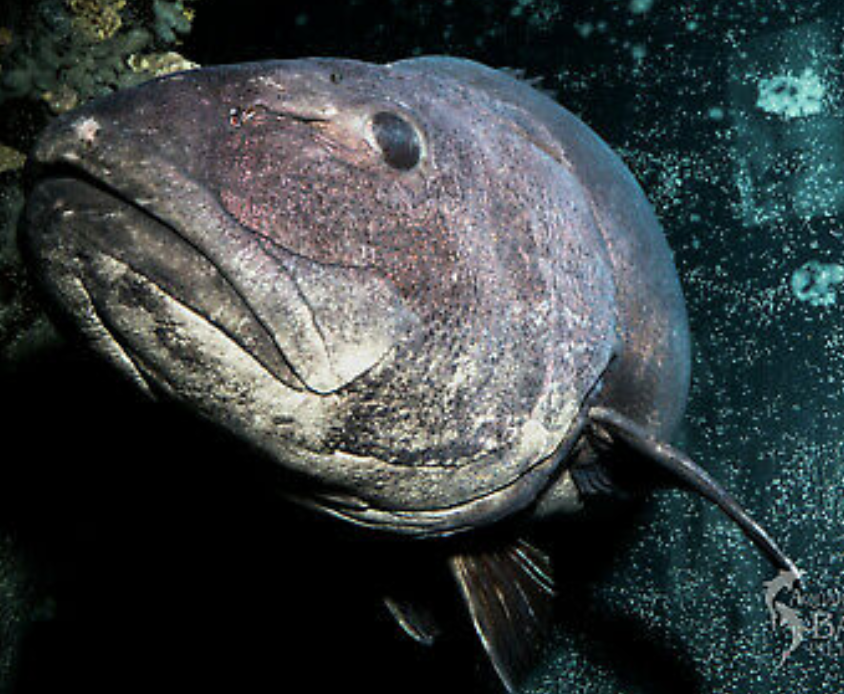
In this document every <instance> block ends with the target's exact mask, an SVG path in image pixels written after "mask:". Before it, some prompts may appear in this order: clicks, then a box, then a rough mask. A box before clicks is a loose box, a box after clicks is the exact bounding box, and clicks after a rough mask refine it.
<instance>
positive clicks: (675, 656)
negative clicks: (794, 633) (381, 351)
mask: <svg viewBox="0 0 844 694" xmlns="http://www.w3.org/2000/svg"><path fill="white" fill-rule="evenodd" d="M168 52H174V53H175V55H166V54H167V53H168ZM430 53H445V54H453V55H460V56H465V57H470V58H473V59H476V60H479V61H482V62H484V63H487V64H490V65H492V66H495V67H502V68H508V69H512V70H517V71H520V72H521V73H523V75H524V76H525V78H527V79H537V80H539V84H540V86H541V87H542V88H543V89H545V90H546V91H548V92H550V93H552V94H553V95H554V96H555V98H557V99H558V100H559V101H560V103H562V104H563V105H565V106H566V107H567V108H569V109H570V110H572V111H573V112H574V113H576V114H577V115H578V116H580V117H581V118H582V119H583V120H584V121H585V122H586V123H588V124H589V125H591V126H592V127H593V128H594V129H595V130H596V131H597V132H598V133H599V134H600V135H601V136H602V137H604V138H605V139H606V140H607V141H608V142H609V143H610V144H611V145H612V146H613V147H614V148H615V149H616V150H617V151H618V152H619V154H620V155H621V156H622V158H623V159H624V160H625V161H626V162H627V164H628V165H629V166H630V167H631V169H632V170H633V171H634V173H635V174H636V176H637V178H638V179H639V181H640V182H641V184H642V186H643V188H644V189H645V191H646V193H647V195H648V197H649V198H650V200H651V201H652V203H653V205H654V206H655V208H656V210H657V213H658V215H659V217H660V219H661V221H662V223H663V226H664V228H665V231H666V234H667V236H668V240H669V243H670V245H671V247H672V249H673V250H674V252H675V256H676V262H677V267H678V271H679V274H680V279H681V281H682V284H683V287H684V291H685V294H686V298H687V301H688V307H689V312H690V321H691V328H692V333H693V337H694V370H693V373H694V382H693V389H692V397H691V402H690V407H689V411H688V414H687V417H686V420H685V424H684V427H683V430H682V432H681V435H680V437H679V440H678V443H679V444H680V445H681V446H682V447H684V449H685V450H687V451H688V452H689V453H690V454H691V455H692V457H694V458H695V459H697V460H698V461H700V462H701V464H703V465H704V466H705V467H706V468H707V469H708V470H710V471H711V472H712V473H713V474H714V475H715V476H716V477H717V478H719V479H720V480H721V481H722V482H723V483H724V484H725V485H726V486H727V487H728V488H730V489H731V490H733V491H734V492H735V494H736V496H737V497H738V498H739V499H741V500H742V501H743V502H744V503H745V504H746V505H747V507H748V508H749V509H750V510H751V511H752V513H753V514H754V515H755V516H756V517H757V518H758V519H759V520H760V521H762V522H763V524H764V525H765V526H766V527H767V528H768V529H769V530H770V531H771V533H772V534H773V535H774V536H775V537H776V538H777V539H778V540H779V541H780V543H781V544H782V545H783V546H784V547H785V548H786V550H787V551H788V552H789V553H790V554H791V555H792V557H793V558H794V559H795V560H796V562H797V563H798V565H799V566H800V567H801V568H802V569H803V570H804V571H805V573H806V582H805V584H804V588H803V596H804V599H803V602H802V603H801V602H800V598H799V596H796V595H793V594H792V595H790V596H786V597H787V598H788V599H789V600H791V601H792V602H791V603H790V604H792V605H796V606H797V607H798V608H799V610H800V614H801V616H802V619H803V623H804V625H805V626H806V629H805V631H804V632H803V638H804V640H803V642H802V643H801V644H800V645H799V647H798V648H797V649H796V650H795V651H794V653H793V654H792V655H791V656H790V657H789V658H788V659H787V660H786V661H785V662H784V663H783V662H782V655H783V653H784V652H785V650H786V648H787V646H788V645H789V643H790V640H791V635H790V632H789V631H788V630H787V629H785V628H783V626H782V625H780V624H776V623H772V621H771V617H770V615H769V613H768V611H767V608H766V604H765V601H764V587H763V581H767V580H770V579H772V578H773V572H772V570H771V569H770V567H769V566H768V565H767V564H766V563H764V561H763V560H762V559H761V558H760V557H759V556H758V555H757V554H756V553H755V552H754V551H752V549H751V548H750V546H749V545H748V544H747V543H746V541H745V540H744V539H743V537H742V536H741V535H740V533H739V532H738V531H737V530H736V529H735V528H734V527H733V526H732V525H731V524H729V523H727V522H726V521H725V520H724V519H723V518H722V517H721V516H720V515H719V514H718V513H717V512H715V511H714V510H712V509H711V508H709V507H708V506H706V505H705V504H704V503H703V502H701V501H699V500H697V499H695V498H690V497H688V496H685V495H682V494H680V493H661V494H654V495H652V496H651V497H649V498H648V499H646V500H644V501H642V502H640V503H637V504H632V505H630V506H626V507H623V508H620V509H618V510H617V511H616V512H615V513H613V514H609V515H601V516H599V517H596V518H592V519H589V520H584V521H580V522H569V523H560V524H559V525H555V526H553V527H546V528H543V531H542V532H543V534H544V535H545V536H546V538H545V541H546V542H547V543H548V544H550V545H552V546H553V549H554V558H555V565H556V571H557V576H558V585H559V593H560V599H559V601H558V609H557V613H558V614H557V616H556V625H557V626H556V628H555V631H554V634H553V638H552V643H551V645H550V647H549V649H548V652H547V655H546V657H545V659H544V660H543V662H542V663H541V664H540V666H539V667H538V668H537V671H536V673H535V676H534V678H533V679H532V681H531V682H529V683H528V684H527V686H526V688H525V691H526V692H532V693H534V694H540V693H541V694H556V693H563V692H587V691H588V692H594V693H596V694H616V693H620V692H623V693H624V694H646V693H647V694H663V693H668V692H678V691H682V692H689V693H690V694H697V693H699V694H704V693H715V692H747V693H752V694H757V693H759V694H762V693H765V694H768V693H774V692H795V691H804V690H805V691H814V692H841V691H844V621H842V617H843V616H844V597H842V596H844V576H842V566H844V556H842V550H844V523H842V521H844V461H842V453H843V452H844V398H842V383H844V317H842V313H841V302H842V301H844V297H838V296H837V292H838V291H839V290H844V283H842V280H844V268H842V267H841V264H844V116H842V113H844V110H842V105H843V104H844V3H842V2H840V0H839V1H838V2H836V1H829V2H820V1H817V0H816V1H811V0H805V1H802V0H782V1H780V0H759V1H757V2H749V1H745V2H737V1H736V0H679V1H677V0H674V1H668V0H592V1H591V2H566V1H565V0H439V1H432V0H428V1H420V0H416V1H414V2H411V1H410V0H342V1H339V0H338V1H336V2H335V1H333V0H322V1H319V0H310V1H305V0H284V1H280V2H268V1H266V0H238V1H237V2H232V1H229V2H226V1H223V0H194V1H190V0H184V2H179V1H175V2H174V1H171V0H140V1H136V0H129V1H128V2H121V1H119V0H67V1H65V0H0V407H2V415H0V417H1V418H0V434H2V446H0V692H4V693H5V692H11V691H18V692H22V693H23V694H31V693H34V692H38V693H41V692H50V691H57V690H59V689H61V690H68V689H74V690H77V691H85V692H88V693H89V694H94V693H98V692H123V691H158V690H161V689H165V688H166V689H169V690H174V691H178V690H183V691H208V690H213V691H225V690H227V691H238V692H247V691H248V692H270V691H272V692H287V691H308V692H333V691H337V690H340V689H341V688H356V689H360V690H362V691H369V692H423V691H424V692H428V691H444V692H452V691H453V692H466V691H473V692H486V691H488V692H496V691H499V690H498V689H497V687H498V685H497V683H496V681H495V679H494V677H493V676H492V673H491V672H490V671H489V669H488V666H487V665H486V663H485V662H484V659H483V658H482V653H481V651H480V648H479V647H478V646H477V645H476V644H475V642H474V640H473V638H472V635H471V634H470V633H469V631H468V626H467V620H466V618H465V615H464V613H463V611H462V610H463V608H462V606H461V605H459V604H458V602H457V600H456V598H450V597H449V593H450V586H449V583H448V577H447V576H446V575H445V574H444V573H443V574H442V575H439V574H437V573H436V572H434V574H433V578H432V579H431V581H430V588H431V590H432V591H434V592H438V593H441V594H442V599H443V601H444V604H445V605H446V606H447V608H450V609H446V612H445V614H446V615H447V616H446V620H445V624H444V626H445V627H446V629H445V634H444V635H443V638H442V639H441V640H442V643H441V644H439V645H438V646H436V647H435V648H432V649H428V648H424V647H422V646H420V645H418V644H415V643H413V642H412V641H410V640H409V639H407V638H406V637H404V636H403V635H402V634H401V633H400V632H399V630H398V628H397V627H396V626H395V624H393V623H392V622H391V620H390V618H389V616H388V614H387V612H386V610H385V609H384V608H383V606H382V604H381V597H382V594H383V591H384V586H386V585H389V582H390V580H391V577H392V576H393V575H394V574H395V573H396V572H401V571H411V572H412V570H413V567H414V561H415V559H414V557H413V556H412V552H409V551H408V550H407V549H406V548H404V549H403V548H402V547H397V546H393V545H391V544H389V543H386V542H381V543H364V542H361V541H360V540H359V538H358V537H357V536H356V535H355V534H354V533H351V532H349V531H347V530H344V529H341V528H338V527H336V526H335V525H334V524H333V523H331V522H329V521H324V520H321V519H313V518H311V517H310V516H309V514H307V513H305V512H302V511H298V510H296V509H291V508H289V507H287V506H286V505H284V504H281V503H279V501H278V499H277V496H276V494H275V490H274V489H273V485H272V484H269V483H268V481H267V479H266V475H265V469H264V467H263V466H262V465H261V464H260V463H259V462H257V461H254V460H252V459H251V456H249V455H248V454H247V453H246V452H244V451H243V450H242V449H241V448H240V447H239V446H238V445H237V443H236V442H233V441H230V440H228V439H226V438H225V437H224V436H223V435H221V434H220V433H218V432H216V431H214V430H213V429H211V428H210V427H208V426H205V425H203V424H201V423H198V422H196V421H194V420H193V419H191V418H190V417H189V416H187V415H186V414H185V413H183V412H181V411H179V410H178V409H176V408H173V407H170V406H167V405H161V404H155V403H152V402H148V401H146V400H145V399H144V398H142V397H141V396H140V395H138V394H136V393H135V392H134V390H133V389H132V388H131V387H130V386H129V385H128V384H126V383H124V382H123V381H122V380H121V379H120V378H119V377H117V376H115V375H114V374H112V373H111V371H109V370H108V369H106V368H104V367H103V366H101V365H100V364H99V363H98V362H96V361H95V360H93V359H92V358H91V357H89V356H88V355H87V354H86V353H84V352H83V351H80V350H78V349H76V348H74V347H72V346H71V345H68V344H67V343H65V342H63V341H61V340H60V338H58V337H57V335H56V334H55V332H54V331H53V329H52V328H51V327H50V325H49V322H48V321H47V320H46V319H45V317H44V315H43V311H42V309H41V307H40V304H39V302H38V298H37V296H36V295H35V294H34V293H33V291H32V288H31V286H30V284H29V281H28V279H27V276H26V274H25V272H24V270H23V269H22V267H21V265H20V259H19V256H18V254H17V250H16V246H15V242H14V235H15V228H16V220H17V217H18V215H19V213H20V210H21V207H22V203H23V179H24V174H23V169H22V167H23V162H24V160H25V156H26V152H27V151H28V149H29V147H30V146H31V145H32V143H33V141H34V138H35V136H36V135H37V133H38V131H39V130H40V129H41V128H42V127H43V126H44V125H45V124H46V123H47V122H48V121H49V119H50V118H52V117H54V115H55V114H57V113H60V112H63V111H65V110H67V109H69V108H72V107H73V106H74V105H76V104H79V103H82V102H84V101H86V100H88V99H90V98H92V97H94V96H97V95H99V94H102V93H108V92H109V91H113V90H114V89H117V88H121V87H126V86H130V85H131V84H134V83H137V82H139V81H143V80H144V79H147V78H149V77H150V76H151V75H152V74H154V73H155V72H156V71H157V70H166V69H168V66H170V67H173V66H185V65H187V63H186V62H184V61H190V62H192V63H198V64H200V65H209V64H215V63H227V62H239V61H246V60H261V59H265V58H288V57H291V58H292V57H301V56H309V55H327V56H346V57H354V58H360V59H364V60H372V61H389V60H393V59H399V58H402V57H407V56H409V55H416V54H430ZM786 597H783V596H780V598H781V599H782V600H785V599H786ZM839 598H841V599H840V600H839ZM449 599H452V600H453V602H451V603H449ZM795 600H797V602H794V601H795Z"/></svg>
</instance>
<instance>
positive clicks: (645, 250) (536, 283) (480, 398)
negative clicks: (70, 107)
mask: <svg viewBox="0 0 844 694" xmlns="http://www.w3.org/2000/svg"><path fill="white" fill-rule="evenodd" d="M383 111H386V112H390V113H395V114H398V115H400V116H401V117H403V118H404V119H405V120H407V121H409V122H410V123H412V124H413V125H414V126H415V128H416V129H417V131H418V133H419V135H420V138H421V141H422V145H423V152H422V158H421V162H420V163H419V164H418V165H417V166H416V167H414V168H412V169H410V170H399V169H396V168H393V167H391V166H390V165H389V164H388V163H387V162H386V161H385V159H384V156H383V152H382V151H381V150H380V148H379V146H378V143H377V141H376V138H375V137H374V136H373V131H372V126H371V118H372V116H373V114H375V113H377V112H383ZM34 158H35V160H36V161H38V162H40V163H42V164H43V165H45V166H52V165H55V164H60V165H67V166H68V168H67V169H55V170H53V171H52V172H51V170H50V169H45V174H52V175H49V177H47V178H44V179H43V180H42V181H41V182H40V183H39V184H38V185H37V186H36V187H35V189H34V190H33V193H32V195H31V198H30V202H29V207H28V227H27V233H26V239H25V241H26V244H27V247H28V248H29V255H30V257H31V260H32V263H33V266H34V267H35V268H36V271H37V273H38V274H39V276H40V277H41V279H42V282H43V284H44V285H45V287H46V289H47V291H48V292H49V293H50V294H51V295H52V296H53V298H54V299H55V301H56V302H57V304H59V305H60V306H61V307H62V308H63V310H64V312H65V313H66V314H68V315H69V316H70V317H71V319H72V321H73V322H74V323H76V324H77V326H78V327H79V328H80V329H81V331H82V332H83V334H84V335H85V336H86V338H87V339H88V340H89V341H90V342H91V343H92V345H93V346H94V347H95V348H96V349H98V350H99V351H100V352H102V353H103V354H104V355H106V356H107V357H108V358H110V359H111V360H112V361H114V362H115V363H116V364H117V365H118V366H119V367H120V368H122V369H123V370H124V371H125V372H127V373H128V374H130V375H131V376H132V377H133V378H134V379H135V380H136V382H137V383H138V384H139V385H140V386H142V387H144V388H147V387H148V386H150V385H151V384H153V385H154V386H155V388H156V389H160V390H164V391H165V392H167V393H169V394H171V395H172V396H174V397H175V398H177V399H179V400H181V401H184V402H186V403H187V404H188V405H189V406H191V407H192V408H194V409H195V410H196V411H198V412H199V413H201V414H202V415H203V416H205V417H208V418H210V419H211V420H213V421H215V422H218V423H219V424H220V425H222V426H224V427H226V428H227V429H229V430H231V431H232V432H234V433H235V434H237V435H238V436H240V437H242V438H243V439H245V440H246V441H248V442H250V443H251V444H253V445H255V446H256V447H257V448H259V449H261V450H262V451H264V452H265V453H267V454H268V455H269V456H270V457H272V458H273V459H274V460H276V461H277V462H278V464H279V465H282V466H284V467H285V468H287V469H289V470H292V471H295V472H298V473H303V475H304V476H305V477H306V478H307V479H309V480H312V482H313V486H312V487H311V489H310V490H309V492H308V494H307V497H308V500H309V502H310V503H313V504H314V505H316V506H318V507H320V508H322V509H324V510H326V511H329V512H331V513H334V514H336V515H339V516H342V517H345V518H347V519H349V520H352V521H354V522H356V523H360V524H363V525H369V526H373V527H377V528H383V529H390V530H395V531H399V532H403V533H410V534H417V535H443V534H450V533H454V532H457V531H461V530H465V529H468V528H471V527H476V526H479V525H483V524H488V523H491V522H493V521H495V520H498V519H500V518H503V517H505V516H508V515H510V514H512V513H514V512H516V511H520V510H523V509H526V508H527V507H529V506H531V505H535V506H534V507H535V508H541V509H542V510H543V512H547V511H554V510H560V509H562V510H572V509H575V508H577V506H578V499H577V494H576V491H575V489H574V487H573V485H572V484H571V479H570V477H569V475H568V472H567V468H568V467H569V465H570V464H571V456H569V455H568V454H569V452H570V451H571V449H572V447H573V446H574V444H575V443H576V440H577V438H578V436H579V435H580V432H581V430H582V426H583V421H584V417H585V412H586V411H587V409H588V407H589V406H591V405H593V404H602V405H606V406H609V407H612V408H614V409H616V410H618V411H619V412H621V413H623V414H625V415H627V416H628V417H630V418H632V419H634V420H635V421H637V422H638V423H640V424H642V425H643V426H645V427H647V428H648V430H649V431H652V432H653V433H655V434H656V435H657V436H658V437H659V438H661V439H666V438H668V437H669V436H670V435H671V433H672V431H673V430H674V429H675V427H676V425H677V423H678V421H679V419H680V417H681V416H682V413H683V410H684V407H685V402H686V395H687V389H688V377H689V340H688V331H687V324H686V315H685V309H684V305H683V300H682V296H681V292H680V287H679V284H678V281H677V276H676V272H675V269H674V266H673V263H672V260H671V255H670V252H669V249H668V247H667V245H666V243H665V239H664V237H663V234H662V231H661V229H660V227H659V224H658V222H657V221H656V219H655V217H654V214H653V212H652V210H651V208H650V206H649V205H648V203H647V201H646V200H645V197H644V196H643V194H642V192H641V190H640V189H639V187H638V186H637V184H636V183H635V181H634V180H633V178H632V177H631V175H630V174H629V172H628V171H627V169H626V168H625V167H624V165H623V164H622V163H621V161H620V160H619V159H618V157H616V156H615V155H614V154H613V153H612V152H611V151H610V149H609V148H608V147H607V146H606V145H605V144H604V143H603V142H602V141H601V140H600V139H599V138H598V137H597V136H596V135H595V134H594V133H593V132H592V131H591V130H589V129H588V128H587V127H586V126H585V125H583V123H581V122H580V121H579V120H578V119H577V118H575V117H574V116H573V115H571V114H570V113H569V112H567V111H566V110H565V109H563V108H561V107H560V106H558V105H557V104H555V103H554V102H553V101H551V100H550V99H548V98H547V97H545V96H543V95H542V94H540V93H538V92H536V91H535V90H533V89H532V88H531V87H529V86H528V85H526V84H524V83H522V82H519V81H518V80H516V79H513V78H511V77H509V76H507V75H505V74H502V73H500V72H496V71H494V70H491V69H489V68H486V67H483V66H481V65H478V64H476V63H472V62H469V61H464V60H457V59H451V58H438V57H434V58H418V59H412V60H406V61H400V62H397V63H393V64H390V65H371V64H366V63H361V62H356V61H349V60H335V59H307V60H296V61H278V62H263V63H255V64H246V65H239V66H229V67H220V68H211V69H204V70H198V71H194V72H188V73H181V74H177V75H175V76H170V77H166V78H163V79H160V80H156V81H153V82H151V83H148V84H146V85H143V86H141V87H139V88H135V89H130V90H127V91H124V92H120V93H118V94H115V95H113V96H110V97H108V98H106V99H103V100H100V101H97V102H94V103H92V104H90V105H88V106H86V107H84V108H82V109H79V110H78V111H75V112H74V113H72V114H69V115H68V116H66V117H63V118H61V119H59V120H58V121H56V122H55V123H54V124H53V125H52V126H51V127H50V128H49V129H48V130H47V131H46V132H45V133H44V135H43V136H42V138H41V140H40V142H39V144H38V146H37V147H36V150H35V153H34ZM70 167H72V168H70ZM79 172H85V176H80V175H79ZM95 179H96V180H95Z"/></svg>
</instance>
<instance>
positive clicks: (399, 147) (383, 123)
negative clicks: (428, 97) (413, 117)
mask: <svg viewBox="0 0 844 694" xmlns="http://www.w3.org/2000/svg"><path fill="white" fill-rule="evenodd" d="M372 132H373V134H374V135H375V140H376V141H377V142H378V146H379V147H380V148H381V151H382V152H383V153H384V161H386V162H387V163H388V164H389V165H390V166H392V167H393V168H395V169H402V170H403V171H407V170H408V169H412V168H413V167H414V166H416V165H417V164H418V163H419V157H420V156H421V152H422V146H421V144H420V142H419V135H418V134H417V132H416V128H414V127H413V126H412V125H411V124H410V123H408V122H407V121H406V120H404V119H403V118H400V117H399V116H397V115H396V114H395V113H388V112H386V111H381V112H380V113H376V114H375V115H374V116H373V117H372Z"/></svg>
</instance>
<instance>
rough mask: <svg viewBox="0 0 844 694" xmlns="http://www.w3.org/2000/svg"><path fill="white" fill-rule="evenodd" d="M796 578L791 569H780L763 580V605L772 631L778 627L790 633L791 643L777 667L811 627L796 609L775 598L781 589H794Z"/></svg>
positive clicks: (790, 654) (797, 577) (783, 663)
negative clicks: (776, 573) (767, 579)
mask: <svg viewBox="0 0 844 694" xmlns="http://www.w3.org/2000/svg"><path fill="white" fill-rule="evenodd" d="M798 579H799V576H798V575H797V574H795V573H794V572H793V571H780V572H779V574H778V575H777V577H776V578H773V579H771V580H770V581H764V586H765V605H766V607H767V608H768V614H769V615H770V617H771V628H772V629H773V630H774V631H776V630H777V629H778V628H780V629H785V630H786V631H787V632H790V634H791V643H790V644H789V645H788V647H787V648H786V649H785V651H784V652H783V654H782V656H781V657H780V662H779V664H778V665H777V667H778V668H780V667H782V666H783V665H785V661H786V660H788V659H789V658H790V657H791V656H792V655H793V654H794V651H796V650H797V648H798V647H799V646H800V644H802V643H803V641H805V639H806V633H807V632H809V631H811V628H810V627H809V626H808V625H807V624H806V622H805V621H804V620H803V618H802V616H801V615H800V613H799V612H798V611H797V610H795V609H794V608H793V607H791V606H790V605H787V604H785V603H784V602H781V601H780V600H778V599H777V598H778V596H779V595H780V593H782V591H784V590H794V589H795V583H797V581H798Z"/></svg>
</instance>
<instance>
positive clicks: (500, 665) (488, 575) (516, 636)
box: [449, 540, 554, 693]
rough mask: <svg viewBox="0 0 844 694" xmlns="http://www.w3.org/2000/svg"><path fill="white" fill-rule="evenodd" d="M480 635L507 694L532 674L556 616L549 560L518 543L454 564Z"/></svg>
mask: <svg viewBox="0 0 844 694" xmlns="http://www.w3.org/2000/svg"><path fill="white" fill-rule="evenodd" d="M449 563H450V566H451V570H452V573H453V574H454V577H455V579H456V580H457V585H458V586H459V588H460V593H461V595H462V596H463V599H464V600H465V602H466V606H467V607H468V609H469V615H470V616H471V618H472V623H473V624H474V627H475V631H476V632H477V634H478V636H479V637H480V639H481V642H482V643H483V646H484V649H485V650H486V652H487V654H488V655H489V658H490V660H491V661H492V665H493V667H494V668H495V671H496V673H497V674H498V676H499V677H500V678H501V681H502V682H503V683H504V686H505V687H506V688H507V691H508V692H511V693H512V692H515V691H516V687H517V686H518V684H519V683H520V681H521V680H522V679H523V678H524V676H525V675H526V674H527V673H528V672H529V671H530V668H531V666H532V665H533V664H534V662H535V660H536V658H537V657H538V655H539V652H540V648H541V645H542V642H543V640H544V637H545V635H546V632H547V630H548V626H549V624H550V618H551V615H552V600H553V597H554V580H553V577H552V574H551V564H550V561H549V559H548V557H547V556H546V555H545V554H544V553H543V552H541V551H540V550H538V549H536V548H535V547H533V546H532V545H530V544H528V543H527V542H525V541H523V540H519V541H517V542H515V543H513V544H511V545H507V546H504V547H494V548H490V549H485V550H480V551H477V552H473V553H467V554H458V555H455V556H453V557H451V558H450V560H449Z"/></svg>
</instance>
